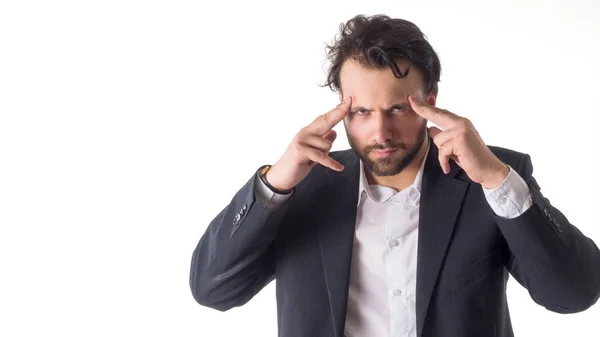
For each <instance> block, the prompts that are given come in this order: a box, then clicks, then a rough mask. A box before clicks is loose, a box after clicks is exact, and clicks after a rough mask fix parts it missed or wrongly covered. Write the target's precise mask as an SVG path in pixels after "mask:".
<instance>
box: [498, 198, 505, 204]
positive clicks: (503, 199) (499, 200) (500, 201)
mask: <svg viewBox="0 0 600 337" xmlns="http://www.w3.org/2000/svg"><path fill="white" fill-rule="evenodd" d="M498 202H499V203H500V205H504V204H505V203H506V198H505V197H500V198H499V199H498Z"/></svg>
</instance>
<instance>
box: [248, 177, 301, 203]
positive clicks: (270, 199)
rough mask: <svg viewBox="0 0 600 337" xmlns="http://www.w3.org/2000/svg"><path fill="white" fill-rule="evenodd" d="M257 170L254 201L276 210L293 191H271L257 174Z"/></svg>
mask: <svg viewBox="0 0 600 337" xmlns="http://www.w3.org/2000/svg"><path fill="white" fill-rule="evenodd" d="M258 175H259V173H258V172H257V173H256V175H255V177H254V179H255V183H254V195H255V197H256V201H257V202H258V203H259V204H260V205H261V206H263V207H264V208H266V209H268V210H276V209H277V208H279V207H281V206H282V205H283V204H285V203H286V202H287V201H288V200H289V199H290V197H291V196H292V194H293V193H290V194H279V193H275V192H273V191H272V190H271V189H270V188H269V187H268V186H267V185H265V183H263V181H262V180H261V179H260V177H259V176H258Z"/></svg>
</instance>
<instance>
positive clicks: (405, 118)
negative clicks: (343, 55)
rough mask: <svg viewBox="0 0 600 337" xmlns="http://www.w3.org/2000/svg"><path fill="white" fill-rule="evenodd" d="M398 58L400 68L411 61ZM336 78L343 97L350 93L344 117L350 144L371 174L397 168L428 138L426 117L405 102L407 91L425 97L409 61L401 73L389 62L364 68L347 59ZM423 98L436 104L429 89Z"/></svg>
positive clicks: (389, 172) (387, 173)
mask: <svg viewBox="0 0 600 337" xmlns="http://www.w3.org/2000/svg"><path fill="white" fill-rule="evenodd" d="M397 64H398V67H399V68H400V70H401V71H402V72H403V73H404V72H406V69H407V67H408V66H409V65H410V64H409V63H408V62H407V61H398V62H397ZM340 84H341V91H342V93H343V97H347V96H352V107H351V109H350V112H349V113H348V116H346V118H345V119H344V127H345V128H346V133H347V135H348V142H349V144H350V146H351V148H352V149H353V150H354V152H356V154H357V155H358V156H359V157H360V158H361V160H362V161H363V162H364V164H365V166H366V168H368V169H369V170H370V171H371V172H372V173H373V174H374V175H376V176H392V175H396V174H398V173H400V172H401V171H402V170H403V169H404V168H405V167H406V166H407V165H408V164H410V163H411V162H412V161H413V159H414V158H415V157H416V155H417V154H418V152H419V150H420V149H421V145H422V144H423V142H424V141H425V140H426V138H427V120H425V119H423V118H422V117H420V116H419V115H417V114H416V113H415V112H414V111H413V110H412V109H411V107H410V103H409V102H408V96H409V95H415V96H416V97H417V98H419V99H421V100H423V99H424V98H425V97H423V90H422V82H421V74H420V72H419V71H418V70H417V69H416V68H414V67H411V69H410V72H409V74H408V76H406V77H404V78H401V79H399V78H396V77H394V74H393V73H392V71H391V69H389V68H383V69H375V68H366V67H365V66H363V65H361V64H360V63H358V62H356V61H353V60H348V61H346V62H345V63H344V64H343V66H342V69H341V71H340ZM340 96H341V95H340ZM340 98H341V97H340ZM427 102H428V103H429V104H431V105H435V96H433V95H430V96H429V97H428V98H427Z"/></svg>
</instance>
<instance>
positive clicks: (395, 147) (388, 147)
mask: <svg viewBox="0 0 600 337" xmlns="http://www.w3.org/2000/svg"><path fill="white" fill-rule="evenodd" d="M405 148H406V145H404V144H403V143H392V142H389V141H388V142H385V143H381V144H375V145H371V146H368V147H366V148H365V151H367V152H371V151H378V150H398V149H405Z"/></svg>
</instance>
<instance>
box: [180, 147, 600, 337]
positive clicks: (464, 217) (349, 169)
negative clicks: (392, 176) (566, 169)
mask: <svg viewBox="0 0 600 337" xmlns="http://www.w3.org/2000/svg"><path fill="white" fill-rule="evenodd" d="M490 149H492V151H493V152H494V153H495V155H496V156H497V157H498V158H499V159H500V160H502V161H503V162H504V163H506V164H508V165H511V166H512V167H513V168H514V169H515V170H516V171H517V172H518V173H519V175H520V176H521V177H522V178H523V179H524V180H525V181H526V182H527V184H528V185H529V187H530V190H531V193H532V195H533V203H534V204H533V206H532V207H531V208H529V209H528V210H527V211H526V212H525V213H524V214H522V215H520V216H519V217H517V218H515V219H504V218H500V217H498V216H496V215H495V214H494V213H493V211H492V210H491V208H490V206H489V204H488V203H487V200H486V199H485V196H484V194H483V191H482V188H481V185H479V184H477V183H474V182H473V181H471V180H470V179H469V177H468V176H467V175H466V174H465V172H464V171H462V169H460V167H458V166H457V165H456V164H455V163H454V162H453V161H451V164H452V170H451V172H450V173H449V174H447V175H445V174H444V173H443V172H442V170H441V168H440V165H439V161H438V155H437V147H436V146H435V145H433V143H432V146H431V149H430V151H429V155H428V157H427V158H426V163H425V169H424V175H423V183H422V196H421V201H420V211H419V213H420V219H419V236H418V240H419V241H418V262H417V281H416V284H417V293H416V317H417V331H418V336H419V337H420V336H423V337H426V336H427V337H433V336H444V337H452V336H456V337H468V336H513V332H512V327H511V321H510V315H509V310H508V306H507V301H506V282H507V280H508V277H509V274H510V275H512V276H513V277H514V278H515V279H516V280H517V281H518V282H519V283H520V284H521V285H522V286H524V287H525V288H527V289H528V291H529V294H530V295H531V298H532V299H533V301H535V302H536V303H538V304H540V305H542V306H544V307H546V308H547V309H548V310H551V311H554V312H557V313H574V312H579V311H582V310H585V309H587V308H589V307H590V306H591V305H593V304H594V303H596V301H597V300H598V297H599V296H600V251H599V250H598V247H597V246H596V245H595V244H594V242H593V241H592V240H591V239H589V238H587V237H586V236H584V235H583V234H582V233H581V232H580V231H579V230H578V229H577V228H576V227H574V226H573V225H572V224H571V223H569V220H568V219H567V218H566V217H565V216H564V215H563V214H562V213H561V212H560V211H559V210H558V209H557V208H555V207H554V206H552V205H551V204H550V201H549V200H548V199H546V198H545V197H544V196H543V195H542V193H541V192H540V187H539V186H538V184H537V183H536V181H535V179H534V178H533V177H532V171H533V167H532V163H531V160H530V157H529V156H528V155H527V154H523V153H518V152H515V151H512V150H508V149H503V148H499V147H490ZM330 155H331V157H333V158H334V159H336V160H338V161H339V162H340V163H341V164H343V165H344V166H345V167H346V169H345V170H344V171H342V172H336V171H333V170H330V169H327V168H325V167H323V166H320V165H317V166H316V167H315V168H314V169H313V170H312V171H311V173H310V174H309V175H308V177H307V178H306V179H304V180H303V181H302V182H301V183H300V184H299V185H298V186H297V187H296V191H295V194H294V195H293V197H292V198H291V199H290V200H289V201H288V202H287V203H286V204H285V205H283V206H282V207H280V208H278V209H273V210H270V209H268V208H266V207H264V206H263V205H261V204H259V203H258V202H257V200H256V199H255V194H254V182H255V179H254V178H255V176H254V175H253V176H252V177H251V178H250V179H249V180H248V182H247V183H246V184H245V186H244V187H242V188H241V189H240V190H239V191H238V192H237V194H235V196H234V197H233V200H231V203H230V204H229V205H227V206H226V207H225V208H224V209H223V210H222V211H221V212H220V213H219V214H218V215H217V216H216V217H215V218H214V220H213V221H212V222H211V223H210V225H209V226H208V228H207V230H206V232H205V233H204V235H203V236H202V238H201V239H200V242H199V243H198V246H197V247H196V249H195V250H194V253H193V256H192V263H191V272H190V286H191V290H192V294H193V296H194V298H195V300H196V301H197V302H198V303H200V304H201V305H203V306H207V307H211V308H214V309H217V310H221V311H226V310H228V309H231V308H233V307H236V306H241V305H243V304H245V303H247V302H248V301H249V300H250V299H251V298H252V297H253V296H254V295H255V294H256V293H258V292H259V291H260V290H261V289H262V288H263V287H264V286H265V285H267V284H268V283H269V282H271V281H272V280H273V279H276V280H277V281H276V284H275V285H276V294H277V296H276V297H277V311H278V313H277V322H278V328H279V330H278V331H279V336H282V337H293V336H298V337H320V336H322V337H331V336H335V337H341V336H343V333H344V325H345V318H346V305H347V297H348V285H349V276H350V260H351V256H352V243H353V235H354V228H355V222H356V208H357V201H358V181H359V159H358V157H357V156H356V155H355V154H354V152H353V151H351V150H346V151H337V152H332V153H330ZM353 337H354V336H353ZM361 337H362V336H361ZM366 337H371V336H366Z"/></svg>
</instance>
